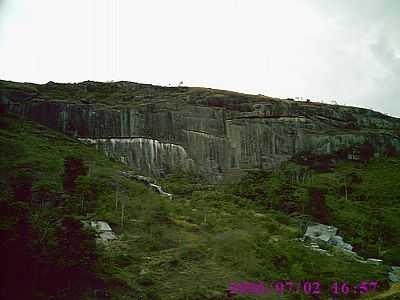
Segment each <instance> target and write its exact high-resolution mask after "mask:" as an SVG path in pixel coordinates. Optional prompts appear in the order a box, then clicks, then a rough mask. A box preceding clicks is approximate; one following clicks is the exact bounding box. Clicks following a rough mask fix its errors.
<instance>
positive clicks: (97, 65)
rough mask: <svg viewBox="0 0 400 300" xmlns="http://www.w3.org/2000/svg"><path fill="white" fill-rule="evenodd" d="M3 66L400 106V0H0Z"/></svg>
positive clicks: (26, 74)
mask: <svg viewBox="0 0 400 300" xmlns="http://www.w3.org/2000/svg"><path fill="white" fill-rule="evenodd" d="M0 78H1V79H6V80H13V81H26V82H36V83H45V82H48V81H50V80H51V81H55V82H80V81H85V80H96V81H109V80H114V81H118V80H126V81H134V82H142V83H152V84H160V85H169V84H171V85H177V84H178V83H179V82H180V81H183V82H184V85H187V86H206V87H212V88H220V89H228V90H234V91H241V92H248V93H252V94H264V95H269V96H276V97H304V98H310V99H313V100H319V99H323V100H324V101H325V102H328V103H329V102H330V101H332V100H336V101H337V102H338V103H339V104H346V105H353V106H361V107H368V108H373V109H375V110H378V111H381V112H385V113H388V114H389V115H393V116H398V117H400V0H260V1H257V0H243V1H241V0H236V1H235V0H201V1H199V0H140V1H139V0H118V1H117V0H0Z"/></svg>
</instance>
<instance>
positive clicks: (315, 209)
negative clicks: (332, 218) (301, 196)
mask: <svg viewBox="0 0 400 300" xmlns="http://www.w3.org/2000/svg"><path fill="white" fill-rule="evenodd" d="M309 193H310V208H309V209H310V211H311V215H312V216H313V217H314V218H316V219H317V220H318V222H320V223H323V224H327V223H328V222H329V218H328V217H329V216H328V208H327V206H326V203H325V195H324V193H323V192H322V191H321V190H319V189H315V188H311V189H310V191H309Z"/></svg>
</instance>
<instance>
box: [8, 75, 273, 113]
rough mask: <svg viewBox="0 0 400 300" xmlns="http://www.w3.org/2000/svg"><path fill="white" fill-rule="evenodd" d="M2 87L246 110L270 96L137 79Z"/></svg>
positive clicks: (58, 96) (88, 99)
mask: <svg viewBox="0 0 400 300" xmlns="http://www.w3.org/2000/svg"><path fill="white" fill-rule="evenodd" d="M0 91H2V93H3V95H4V96H5V97H9V98H12V99H20V100H27V99H29V100H30V99H43V100H58V101H69V102H77V103H83V104H92V103H98V104H104V105H108V106H112V107H125V106H135V105H141V104H144V103H152V102H153V103H155V102H168V103H170V104H171V103H172V104H173V103H188V104H198V105H208V106H217V107H228V108H229V109H232V110H239V111H247V110H248V109H249V106H248V105H247V103H249V102H251V101H254V100H260V101H265V100H270V99H273V98H270V97H266V96H255V95H247V94H242V93H236V92H231V91H222V90H215V89H210V88H200V87H165V86H156V85H151V84H139V83H134V82H126V81H120V82H95V81H85V82H81V83H55V82H48V83H46V84H43V85H40V84H32V83H18V82H12V81H4V80H0Z"/></svg>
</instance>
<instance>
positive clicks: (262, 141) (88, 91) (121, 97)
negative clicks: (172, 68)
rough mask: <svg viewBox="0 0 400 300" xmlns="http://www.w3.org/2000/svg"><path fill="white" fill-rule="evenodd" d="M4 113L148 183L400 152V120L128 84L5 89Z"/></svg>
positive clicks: (306, 104) (312, 104)
mask: <svg viewBox="0 0 400 300" xmlns="http://www.w3.org/2000/svg"><path fill="white" fill-rule="evenodd" d="M0 84H1V102H2V106H3V108H4V109H6V110H7V111H9V112H12V113H15V114H17V115H19V116H21V117H23V118H26V119H30V120H34V121H37V122H39V123H41V124H43V125H46V126H48V127H50V128H53V129H56V130H59V131H62V132H64V133H66V134H69V135H72V136H75V137H77V138H80V139H81V140H82V141H84V142H88V143H91V144H95V145H96V147H97V148H98V149H99V150H101V151H104V152H105V153H106V154H107V155H109V156H112V157H114V158H117V159H119V160H121V161H123V162H125V163H127V164H129V165H130V166H132V167H134V168H136V169H138V170H140V171H142V172H143V173H145V174H148V175H156V176H160V175H163V174H168V173H174V172H179V171H186V172H193V173H198V174H202V175H205V176H207V177H208V178H210V179H211V180H213V181H217V180H219V179H221V178H223V176H224V175H230V174H235V173H236V172H238V171H239V172H240V171H241V170H248V169H268V168H273V167H275V166H277V165H279V164H280V163H281V162H283V161H286V160H288V159H290V158H291V157H293V156H294V155H295V154H298V153H304V152H312V153H316V154H329V153H334V152H335V151H338V150H340V149H343V148H347V147H349V146H351V145H357V144H362V143H369V144H371V145H373V146H374V148H375V149H376V150H377V151H378V152H379V151H381V150H382V149H384V148H385V147H387V146H388V145H392V146H394V148H395V149H396V150H398V151H399V150H400V119H397V118H393V117H389V116H386V115H384V114H381V113H378V112H375V111H372V110H368V109H363V108H356V107H348V106H340V105H328V104H322V103H317V102H298V101H294V100H291V99H277V98H271V97H266V96H262V95H258V96H255V95H246V94H240V93H234V92H229V91H221V90H213V89H206V88H193V87H160V86H153V85H145V84H137V83H130V82H115V83H114V82H110V83H99V82H82V83H78V84H58V83H53V82H49V83H47V84H44V85H36V84H27V83H23V84H22V83H14V82H8V81H0Z"/></svg>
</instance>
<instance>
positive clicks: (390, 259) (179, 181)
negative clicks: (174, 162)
mask: <svg viewBox="0 0 400 300" xmlns="http://www.w3.org/2000/svg"><path fill="white" fill-rule="evenodd" d="M0 125H1V126H0V151H1V157H2V159H1V164H0V184H1V194H0V198H1V205H2V207H3V208H6V209H2V210H1V213H2V218H1V219H2V220H3V221H2V224H1V230H0V233H1V235H2V237H3V238H2V245H1V247H2V253H4V252H6V255H2V260H3V263H2V265H3V266H6V267H3V268H2V275H1V276H2V278H6V279H7V280H8V282H10V283H13V284H10V285H9V289H8V290H7V289H6V290H3V293H6V295H7V296H9V297H8V298H7V299H13V297H15V299H21V297H18V296H21V295H20V294H19V293H22V296H23V297H24V299H71V297H72V298H74V299H78V297H81V298H82V299H95V298H93V297H94V294H93V290H95V289H97V290H101V291H107V294H108V299H149V300H150V299H152V300H154V299H182V300H183V299H214V300H216V299H228V295H227V293H226V290H227V289H228V287H229V285H230V283H232V282H240V281H247V282H248V281H257V282H258V281H264V282H268V283H269V282H271V281H279V280H291V281H293V282H300V281H302V280H309V281H320V282H321V296H320V297H319V298H320V299H328V291H329V286H330V285H331V284H332V283H333V282H335V281H338V282H347V283H350V284H358V283H360V282H361V281H368V280H376V281H379V282H380V284H379V289H383V290H384V289H386V288H387V287H388V286H387V271H388V267H387V266H375V265H370V264H364V263H360V262H357V261H354V260H353V259H351V257H348V256H347V255H346V254H344V253H342V252H341V251H338V250H335V249H330V251H331V252H332V256H327V255H324V254H320V253H317V252H315V251H312V250H311V249H309V248H306V247H304V243H303V242H301V241H299V240H298V238H299V237H301V236H302V234H303V229H304V228H303V227H302V226H303V225H304V224H303V223H302V222H299V221H298V218H295V216H296V215H297V214H303V215H308V216H309V218H310V219H313V220H314V221H321V222H322V221H324V220H321V219H320V218H321V217H326V218H327V219H326V220H325V221H329V222H331V223H332V224H334V225H336V226H337V227H339V229H340V230H341V231H342V232H343V235H344V238H345V240H346V241H351V242H352V243H354V244H355V245H358V247H359V250H360V251H361V253H362V254H364V255H366V257H382V258H384V259H385V261H387V263H389V264H398V253H399V252H398V244H399V243H398V234H397V233H398V231H399V228H400V226H399V224H398V223H397V222H398V219H396V216H397V215H398V214H396V210H398V209H399V202H398V199H399V198H398V196H397V193H398V190H397V189H396V186H397V182H396V180H395V178H396V177H395V176H396V174H398V171H399V163H400V160H399V159H398V158H397V157H395V158H381V159H377V160H373V161H371V162H369V163H367V164H361V163H354V162H347V161H344V162H343V163H341V164H339V165H338V166H337V168H336V169H334V170H333V171H332V170H331V172H330V173H316V172H315V171H312V170H311V168H310V167H302V166H299V165H298V164H295V165H290V164H289V165H288V166H286V167H283V168H282V169H281V171H279V172H276V173H268V174H267V173H263V172H262V173H258V172H255V173H250V174H249V175H248V176H247V177H246V178H245V179H244V180H243V182H242V184H240V185H229V184H228V185H219V186H216V185H209V184H207V183H206V182H204V181H201V180H200V179H198V178H196V177H190V176H187V175H175V176H169V177H166V178H159V182H160V183H161V184H162V186H163V187H164V188H165V189H166V190H167V191H169V192H172V193H173V194H174V200H172V201H170V200H168V199H166V198H162V197H160V196H159V195H158V194H155V193H154V192H152V191H150V190H149V189H147V188H146V187H145V186H144V185H143V184H142V183H138V182H135V181H132V180H128V179H126V178H124V177H123V176H121V175H120V173H119V171H121V170H128V167H127V166H126V165H124V164H121V163H119V162H115V161H110V160H109V159H108V158H107V157H105V156H103V155H102V154H101V153H98V152H96V151H95V150H94V149H92V148H91V147H88V146H86V145H84V144H82V143H80V142H79V141H77V140H75V139H72V138H68V137H66V136H64V135H62V134H60V133H57V132H55V131H52V130H51V129H48V128H45V127H43V126H41V125H39V124H36V123H32V122H28V121H22V120H19V119H17V118H15V117H14V116H10V115H7V116H5V115H3V116H2V117H1V124H0ZM69 157H75V159H82V160H83V161H84V163H85V165H86V166H87V167H88V170H87V175H85V176H81V177H80V178H77V181H76V185H75V188H74V189H72V190H66V188H65V185H64V187H63V180H65V176H64V175H63V174H64V173H65V170H64V167H65V160H66V159H68V158H69ZM302 169H306V171H305V172H302V171H299V170H302ZM353 172H355V173H356V176H357V178H360V179H357V180H356V181H357V183H356V182H352V181H351V179H346V180H348V181H347V182H348V184H347V193H348V195H347V199H344V198H343V193H341V187H342V186H343V184H342V182H343V181H341V178H342V177H343V178H348V177H346V176H347V175H349V174H352V173H353ZM138 173H139V172H138ZM300 174H301V175H300ZM63 178H64V179H63ZM30 182H31V185H32V197H31V198H30V197H29V188H28V189H25V188H23V189H22V190H23V193H22V197H21V194H20V193H17V194H16V192H15V191H18V189H16V187H18V186H19V187H21V183H22V187H26V186H28V187H29V186H30ZM18 184H19V185H18ZM350 187H351V192H350ZM310 189H311V190H312V189H320V190H321V191H322V192H323V194H324V195H325V199H326V203H325V205H326V210H327V211H328V213H327V214H326V216H325V215H323V214H321V211H320V210H318V209H317V210H315V207H314V208H313V207H312V206H310V205H309V204H310V201H311V199H312V197H310V195H309V191H310ZM26 190H28V191H26ZM284 191H286V192H284ZM116 199H117V203H116ZM360 199H362V200H360ZM122 203H124V217H123V223H121V212H122ZM311 204H312V203H311ZM303 207H304V209H303ZM7 212H8V213H7ZM18 212H19V213H18ZM289 214H290V215H291V216H292V217H289V216H288V215H289ZM18 216H20V217H18ZM24 216H25V217H24ZM24 220H25V221H24ZM73 220H78V221H81V220H104V221H107V222H108V223H109V224H110V225H111V227H112V229H113V231H114V232H115V233H116V234H117V235H118V240H117V241H113V242H110V244H109V245H108V246H106V247H101V246H97V247H95V248H94V246H93V243H92V242H90V241H93V238H90V236H92V235H90V234H89V233H87V234H85V232H86V231H85V230H84V229H83V228H81V229H79V228H77V227H76V226H77V225H76V224H79V222H78V223H77V222H76V221H75V223H74V221H73ZM372 221H374V222H375V223H373V222H372ZM18 224H19V225H18ZM21 224H22V225H23V227H21V226H22V225H21ZM68 224H70V225H68ZM71 224H72V225H71ZM74 224H75V225H74ZM377 225H378V226H377ZM24 226H25V227H24ZM74 226H75V227H74ZM78 227H79V226H78ZM21 228H22V229H21ZM24 228H25V229H24ZM72 229H73V230H72ZM21 230H22V231H21ZM26 230H28V231H30V232H32V234H30V235H25V234H22V235H21V232H22V233H24V232H26ZM91 239H92V240H91ZM74 241H75V242H74ZM85 241H86V242H85ZM16 245H26V246H27V248H23V250H21V251H19V252H15V251H6V250H7V249H14V248H13V247H15V246H16ZM66 245H69V246H68V247H66ZM84 245H86V246H84ZM82 247H83V248H82ZM38 251H39V252H38ZM38 253H40V255H39V254H38ZM85 253H86V254H85ZM60 257H64V258H63V259H59V258H60ZM37 258H38V259H37ZM78 258H80V259H78ZM64 259H66V260H64ZM71 259H72V261H71ZM21 261H31V263H30V266H31V268H32V270H37V272H33V273H28V274H27V273H26V272H25V275H24V277H23V280H22V279H21V277H20V274H21V272H23V271H24V270H25V268H26V265H23V264H22V265H21ZM6 262H7V263H6ZM68 262H69V263H68ZM71 263H72V265H71ZM65 270H69V271H68V272H69V273H68V274H70V275H69V276H66V275H65V273H63V272H65ZM83 270H86V271H87V272H83ZM41 271H42V272H41ZM40 274H42V275H40ZM46 274H47V276H46ZM50 274H52V275H51V276H52V277H53V278H54V282H58V285H56V287H58V288H57V289H51V288H50V287H51V286H52V284H54V282H51V281H49V277H48V276H50ZM63 274H64V275H63ZM82 274H84V275H82ZM31 276H32V277H34V276H38V277H37V278H38V279H36V280H32V277H31ZM63 276H64V277H63ZM65 276H66V277H65ZM82 276H83V277H82ZM56 278H58V281H56ZM63 278H64V279H63ZM13 279H14V280H16V282H13ZM77 279H79V280H77ZM22 286H23V287H25V289H24V290H22V289H21V287H22ZM28 286H29V287H30V288H27V287H28ZM53 286H54V285H53ZM22 291H24V292H25V293H26V294H23V292H22ZM7 293H9V294H7ZM3 295H4V294H3ZM97 297H100V296H97ZM105 297H106V298H107V296H105ZM276 297H277V296H276V295H275V294H270V295H264V296H260V297H258V298H259V299H276ZM282 297H283V299H308V298H309V297H306V296H304V293H300V292H297V293H292V294H290V293H288V292H286V293H285V294H284V295H283V296H282ZM253 298H254V297H251V296H236V297H235V299H253ZM98 299H100V298H98ZM346 299H347V297H346Z"/></svg>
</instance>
